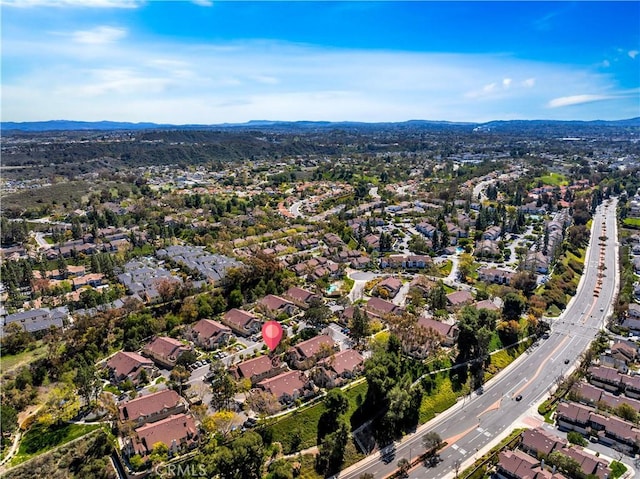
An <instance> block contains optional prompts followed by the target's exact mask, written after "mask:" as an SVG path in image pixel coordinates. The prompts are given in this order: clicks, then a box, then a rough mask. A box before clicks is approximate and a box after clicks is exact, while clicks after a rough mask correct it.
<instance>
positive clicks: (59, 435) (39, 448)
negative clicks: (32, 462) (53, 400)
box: [11, 424, 102, 466]
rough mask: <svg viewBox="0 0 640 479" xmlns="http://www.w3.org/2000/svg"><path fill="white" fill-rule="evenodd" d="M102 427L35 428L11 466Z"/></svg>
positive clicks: (80, 425) (97, 425) (23, 443)
mask: <svg viewBox="0 0 640 479" xmlns="http://www.w3.org/2000/svg"><path fill="white" fill-rule="evenodd" d="M100 427H102V426H101V425H100V424H63V425H57V426H51V427H48V428H47V427H43V426H39V425H36V426H33V427H32V428H31V429H29V430H28V431H27V432H26V433H25V434H24V436H23V438H22V440H21V441H20V447H19V449H18V453H17V454H16V455H15V457H14V458H13V459H11V465H12V466H15V465H17V464H20V463H22V462H24V461H26V460H28V459H31V458H32V457H34V456H37V455H39V454H42V453H44V452H47V451H48V450H50V449H53V448H54V447H57V446H61V445H62V444H65V443H67V442H69V441H73V440H74V439H77V438H79V437H81V436H84V435H85V434H88V433H90V432H91V431H94V430H96V429H99V428H100Z"/></svg>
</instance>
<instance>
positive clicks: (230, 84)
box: [0, 0, 640, 124]
mask: <svg viewBox="0 0 640 479" xmlns="http://www.w3.org/2000/svg"><path fill="white" fill-rule="evenodd" d="M0 5H1V6H0V8H1V14H2V38H1V39H2V44H1V48H2V79H1V82H2V83H1V85H2V120H3V121H39V120H52V119H69V120H86V121H97V120H113V121H132V122H139V121H154V122H158V123H177V124H185V123H202V124H212V123H223V122H245V121H249V120H258V119H260V120H262V119H269V120H329V121H342V120H350V121H369V122H378V121H405V120H410V119H427V120H449V121H490V120H495V119H502V120H508V119H542V118H547V119H566V120H568V119H580V120H593V119H622V118H631V117H635V116H640V53H639V51H640V3H639V2H635V1H628V2H508V1H507V2H481V1H472V2H417V1H414V2H395V1H386V2H383V1H377V2H340V1H333V2H310V1H299V2H275V1H274V2H217V1H213V2H212V1H208V0H197V1H176V2H168V1H143V0H0Z"/></svg>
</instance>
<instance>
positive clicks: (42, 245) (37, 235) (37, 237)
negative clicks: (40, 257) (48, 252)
mask: <svg viewBox="0 0 640 479" xmlns="http://www.w3.org/2000/svg"><path fill="white" fill-rule="evenodd" d="M33 235H34V238H35V240H36V243H38V247H40V248H41V249H51V248H52V245H50V244H49V243H47V240H45V239H44V233H42V232H41V231H36V232H35V233H34V234H33Z"/></svg>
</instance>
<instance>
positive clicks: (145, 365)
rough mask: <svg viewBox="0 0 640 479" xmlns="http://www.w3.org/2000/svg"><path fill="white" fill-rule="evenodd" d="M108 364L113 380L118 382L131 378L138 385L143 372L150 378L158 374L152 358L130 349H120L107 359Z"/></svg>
mask: <svg viewBox="0 0 640 479" xmlns="http://www.w3.org/2000/svg"><path fill="white" fill-rule="evenodd" d="M106 366H107V368H108V369H109V375H110V377H111V380H112V382H114V383H116V384H119V383H121V382H122V381H126V380H127V379H130V380H131V382H132V383H133V384H134V385H137V384H138V382H139V380H140V375H141V374H143V376H144V374H146V376H147V378H148V379H151V378H153V377H155V376H157V374H158V370H157V369H156V367H155V366H154V365H153V361H152V360H151V359H149V358H145V357H144V356H141V355H139V354H138V353H132V352H128V351H118V352H117V353H116V354H114V355H113V356H111V357H110V358H109V359H108V360H107V362H106ZM142 371H145V373H142Z"/></svg>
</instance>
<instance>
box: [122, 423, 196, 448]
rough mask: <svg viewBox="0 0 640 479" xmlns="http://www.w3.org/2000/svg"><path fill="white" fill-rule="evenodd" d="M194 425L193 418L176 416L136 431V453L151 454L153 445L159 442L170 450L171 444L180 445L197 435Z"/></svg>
mask: <svg viewBox="0 0 640 479" xmlns="http://www.w3.org/2000/svg"><path fill="white" fill-rule="evenodd" d="M197 432H198V430H197V429H196V423H195V421H194V419H193V417H191V416H189V415H187V414H176V415H175V416H169V417H168V418H166V419H163V420H162V421H158V422H155V423H152V424H147V425H146V426H142V427H139V428H138V429H136V434H137V436H138V442H137V443H136V445H135V450H136V452H137V453H139V454H140V453H141V454H142V455H146V453H148V452H151V450H152V449H153V446H154V444H157V443H159V442H161V443H163V444H166V445H167V446H169V448H171V446H172V444H174V441H175V444H176V445H180V444H181V443H182V442H183V441H188V440H189V439H191V438H193V437H195V436H196V435H197Z"/></svg>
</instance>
